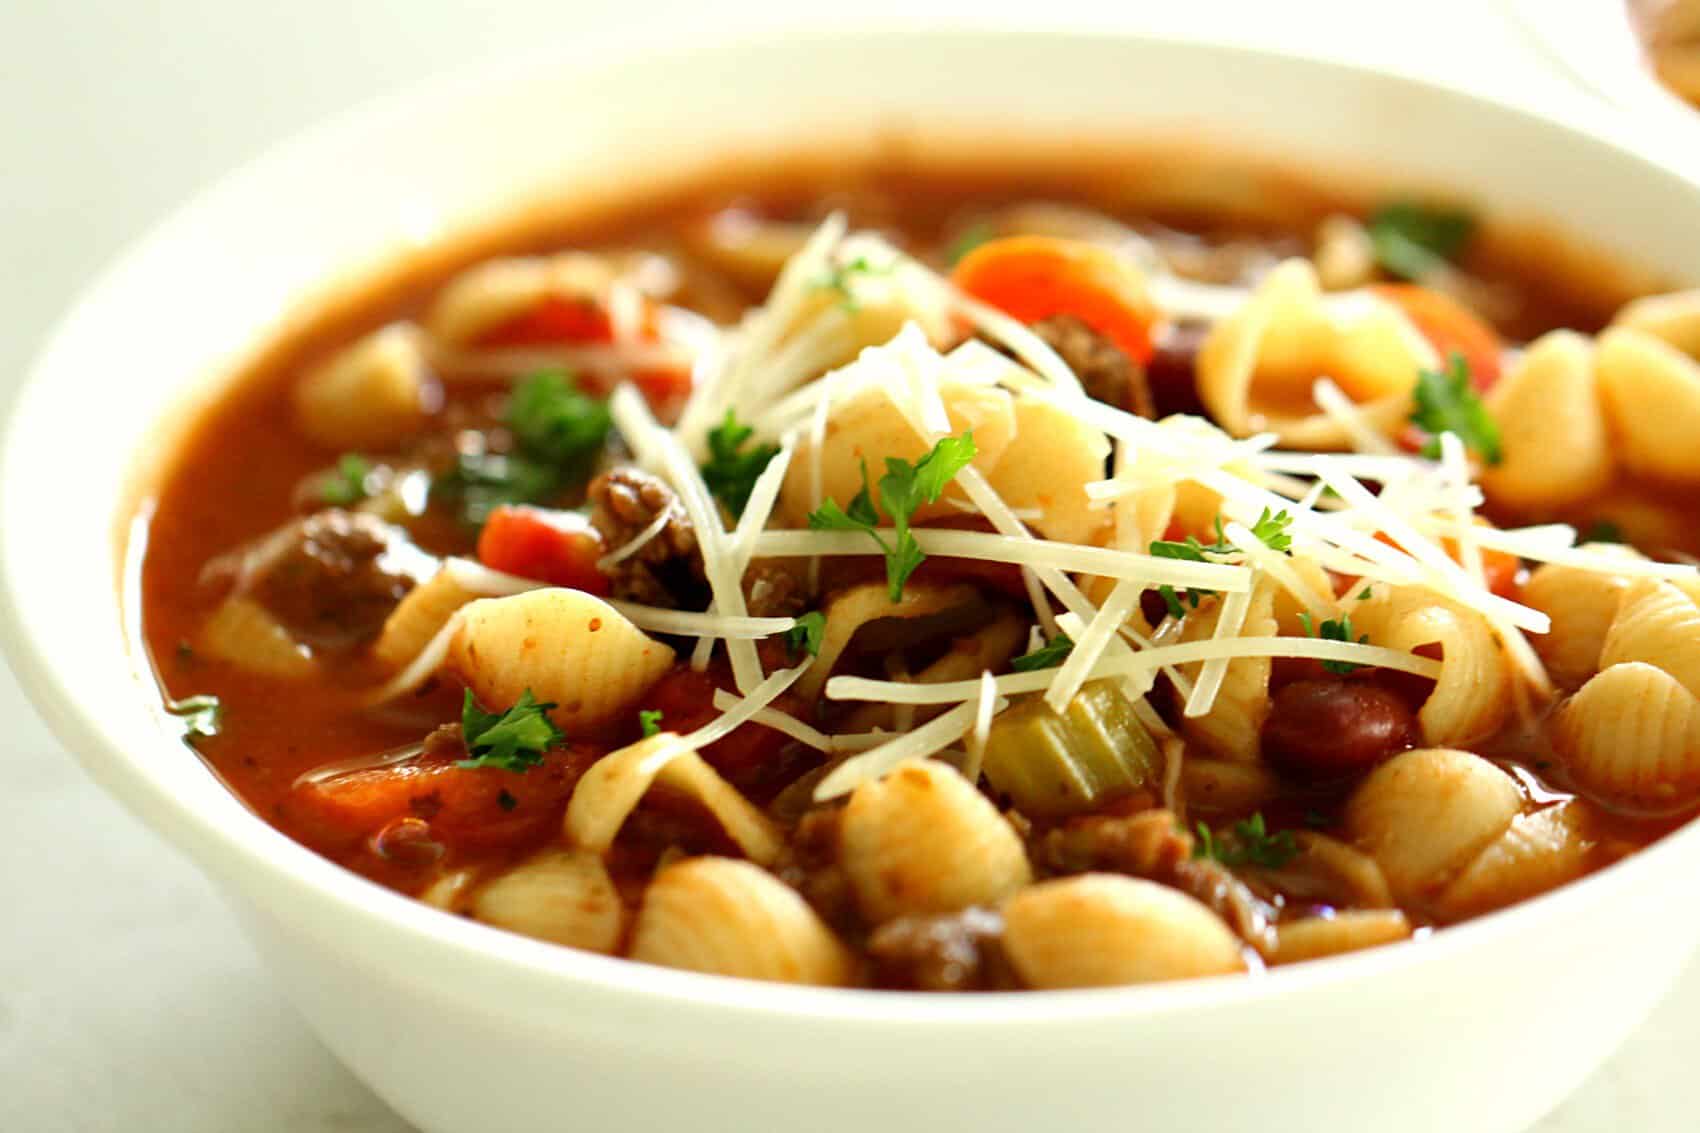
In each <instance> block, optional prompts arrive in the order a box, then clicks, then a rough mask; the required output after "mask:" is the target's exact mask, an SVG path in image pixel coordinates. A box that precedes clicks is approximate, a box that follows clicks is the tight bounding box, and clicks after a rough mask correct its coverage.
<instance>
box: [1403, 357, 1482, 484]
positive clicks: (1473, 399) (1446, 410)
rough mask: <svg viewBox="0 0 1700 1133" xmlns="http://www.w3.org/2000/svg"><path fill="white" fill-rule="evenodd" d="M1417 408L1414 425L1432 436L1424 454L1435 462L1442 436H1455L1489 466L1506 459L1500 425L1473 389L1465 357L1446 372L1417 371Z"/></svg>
mask: <svg viewBox="0 0 1700 1133" xmlns="http://www.w3.org/2000/svg"><path fill="white" fill-rule="evenodd" d="M1416 400H1417V405H1416V409H1415V410H1413V411H1412V413H1411V424H1413V425H1415V426H1417V428H1419V429H1422V430H1423V431H1424V432H1426V433H1428V434H1429V440H1428V443H1427V444H1425V445H1424V446H1423V455H1424V456H1426V457H1428V458H1429V459H1431V460H1432V459H1434V458H1435V457H1438V456H1439V455H1440V434H1442V433H1454V434H1456V435H1457V437H1458V439H1459V440H1461V441H1463V442H1464V447H1465V448H1467V449H1469V450H1470V451H1472V452H1474V453H1476V454H1477V455H1479V456H1480V457H1481V458H1482V459H1483V460H1485V461H1487V462H1488V463H1489V464H1498V463H1499V462H1500V461H1501V460H1503V459H1504V458H1505V453H1504V451H1503V450H1502V449H1501V448H1500V443H1499V426H1498V424H1496V423H1495V422H1494V419H1493V418H1492V417H1491V416H1490V415H1489V414H1488V411H1487V407H1486V406H1484V405H1483V404H1482V399H1481V398H1479V397H1477V396H1476V391H1475V390H1473V389H1471V388H1470V364H1469V363H1468V362H1466V361H1464V356H1463V355H1462V354H1454V355H1452V357H1451V359H1450V360H1449V361H1448V362H1447V364H1446V369H1445V370H1444V371H1440V370H1419V371H1418V372H1417V388H1416Z"/></svg>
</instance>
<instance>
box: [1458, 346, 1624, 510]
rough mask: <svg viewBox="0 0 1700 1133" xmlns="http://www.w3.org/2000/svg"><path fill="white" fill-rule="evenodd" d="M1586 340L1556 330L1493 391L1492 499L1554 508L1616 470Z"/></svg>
mask: <svg viewBox="0 0 1700 1133" xmlns="http://www.w3.org/2000/svg"><path fill="white" fill-rule="evenodd" d="M1593 354H1594V350H1593V345H1592V344H1591V343H1590V342H1589V340H1588V339H1587V338H1585V337H1583V336H1582V335H1579V334H1577V333H1575V332H1574V331H1568V330H1556V331H1553V332H1552V333H1550V334H1546V335H1543V336H1541V337H1540V338H1539V339H1536V340H1535V342H1534V343H1533V344H1532V345H1530V347H1529V349H1528V350H1527V351H1525V352H1524V354H1523V356H1522V358H1521V359H1520V360H1519V361H1518V362H1517V364H1516V365H1515V366H1513V367H1512V368H1511V371H1510V372H1509V373H1507V374H1506V375H1505V376H1504V377H1502V378H1501V379H1500V380H1499V381H1498V382H1497V383H1495V385H1494V387H1493V391H1492V392H1491V393H1490V394H1489V395H1488V398H1487V409H1488V412H1489V413H1490V414H1491V415H1492V416H1493V419H1494V421H1495V423H1496V424H1498V426H1499V435H1500V441H1501V445H1502V448H1503V453H1504V459H1503V460H1501V461H1500V463H1498V464H1496V465H1490V466H1488V467H1487V468H1486V469H1484V470H1483V472H1482V487H1483V488H1484V489H1485V490H1486V492H1487V494H1488V496H1489V497H1490V498H1491V499H1493V500H1494V501H1496V502H1498V503H1501V504H1504V505H1506V506H1508V507H1512V508H1519V509H1523V510H1536V509H1541V508H1557V507H1563V506H1565V505H1567V504H1573V503H1577V502H1580V501H1582V500H1585V499H1587V498H1589V497H1590V496H1593V495H1595V494H1596V493H1598V492H1599V491H1600V490H1601V489H1602V488H1604V487H1605V486H1606V485H1607V484H1608V483H1610V482H1611V478H1612V473H1613V467H1612V453H1611V444H1610V440H1609V438H1607V436H1606V426H1605V417H1604V410H1603V408H1602V407H1601V404H1600V393H1599V389H1598V386H1597V385H1596V384H1595V381H1594V357H1593Z"/></svg>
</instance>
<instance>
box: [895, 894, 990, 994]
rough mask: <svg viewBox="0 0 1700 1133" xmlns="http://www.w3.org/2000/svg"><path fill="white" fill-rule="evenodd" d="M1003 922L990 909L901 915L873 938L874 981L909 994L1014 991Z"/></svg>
mask: <svg viewBox="0 0 1700 1133" xmlns="http://www.w3.org/2000/svg"><path fill="white" fill-rule="evenodd" d="M1002 936H1003V918H1002V917H1000V916H999V915H998V914H997V913H995V912H993V911H992V910H990V909H964V910H962V911H961V912H960V913H947V914H943V915H936V916H908V917H898V918H897V919H896V920H894V921H888V922H887V923H885V924H883V925H881V926H880V927H879V928H878V929H877V930H876V931H875V932H874V934H873V935H872V936H870V937H869V938H868V957H869V959H871V960H872V961H873V964H874V982H875V983H876V984H878V985H879V986H880V987H887V988H896V989H901V990H909V991H993V990H996V989H998V988H1000V987H1009V986H1011V984H1012V981H1011V980H1010V978H1009V969H1008V966H1007V964H1006V963H1005V962H1004V959H1003V949H1002V948H1001V947H1000V946H999V941H1000V940H1001V938H1002Z"/></svg>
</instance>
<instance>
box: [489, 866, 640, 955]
mask: <svg viewBox="0 0 1700 1133" xmlns="http://www.w3.org/2000/svg"><path fill="white" fill-rule="evenodd" d="M472 915H473V916H474V917H476V918H477V919H478V920H481V921H483V922H484V923H485V924H490V925H495V926H496V927H497V928H505V929H507V930H508V931H509V932H517V933H519V934H520V935H522V936H530V937H535V938H536V939H538V940H547V941H550V942H551V943H554V944H564V945H566V946H567V947H569V948H582V949H584V950H585V951H586V952H601V953H604V954H608V953H612V952H614V951H615V950H617V949H618V948H619V946H620V934H621V931H622V930H623V929H624V927H625V919H626V911H625V908H624V906H622V905H621V904H620V895H619V893H618V892H617V891H616V890H615V889H614V882H613V881H612V880H610V878H609V877H608V869H607V867H606V866H604V865H603V864H602V859H601V858H599V857H597V856H596V855H595V854H589V853H585V852H584V851H582V850H544V851H543V852H542V853H540V854H537V855H535V856H534V857H531V858H529V859H527V860H526V861H523V862H521V863H520V864H519V865H517V866H514V867H513V868H512V869H510V870H508V871H507V872H506V873H504V874H502V875H501V876H500V877H498V878H496V879H495V880H494V881H491V882H489V883H488V884H487V885H485V886H484V887H483V888H482V889H480V890H479V891H478V895H477V896H476V897H474V898H473V901H472Z"/></svg>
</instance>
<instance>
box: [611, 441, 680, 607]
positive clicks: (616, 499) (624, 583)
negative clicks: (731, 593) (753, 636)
mask: <svg viewBox="0 0 1700 1133" xmlns="http://www.w3.org/2000/svg"><path fill="white" fill-rule="evenodd" d="M590 504H591V511H590V523H591V526H593V527H595V528H596V530H597V531H598V532H599V533H600V534H601V536H602V539H603V542H605V543H606V544H607V545H608V548H609V549H610V550H618V549H619V548H621V547H623V546H625V545H626V544H627V543H630V542H631V541H632V540H633V539H635V538H637V537H638V536H639V535H641V534H643V532H644V531H645V530H647V529H648V528H649V525H650V524H652V523H654V522H655V517H656V516H658V515H665V516H666V517H667V518H666V521H665V523H664V524H663V526H662V528H661V530H660V532H658V533H657V534H656V536H655V537H654V538H653V539H651V540H649V542H647V543H645V544H644V545H643V546H642V547H641V548H640V549H639V550H638V551H637V553H635V554H632V555H628V556H627V557H626V558H624V559H621V560H620V561H619V562H617V563H614V564H613V565H611V566H609V567H607V568H606V573H607V575H608V581H609V584H610V590H611V592H612V594H613V596H614V597H616V598H623V599H625V600H626V601H629V602H642V603H645V604H646V605H651V606H667V607H671V608H674V609H697V608H700V607H701V606H702V604H703V602H704V601H705V600H706V597H707V595H706V587H705V584H704V574H703V564H702V549H701V548H700V547H698V546H697V533H696V529H695V528H694V527H692V526H691V520H690V517H689V516H687V515H686V514H685V508H684V505H683V504H681V503H680V502H679V497H678V496H677V495H676V494H674V492H673V489H672V488H670V487H668V486H667V485H666V483H664V482H663V481H661V480H659V479H657V478H656V477H654V476H651V475H650V474H649V473H647V472H644V471H642V470H641V469H638V468H633V467H631V466H630V465H621V466H620V467H618V468H613V469H610V470H609V471H607V472H604V473H603V474H602V475H600V476H598V477H597V478H596V479H595V480H592V481H591V482H590Z"/></svg>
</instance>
